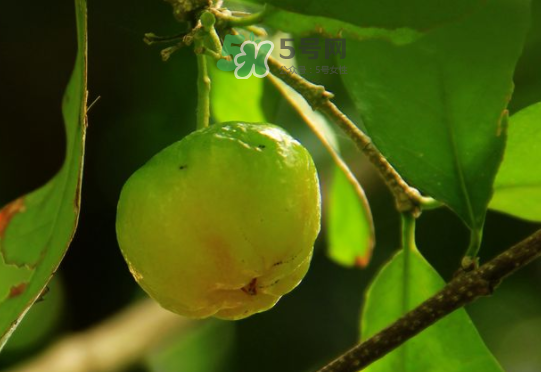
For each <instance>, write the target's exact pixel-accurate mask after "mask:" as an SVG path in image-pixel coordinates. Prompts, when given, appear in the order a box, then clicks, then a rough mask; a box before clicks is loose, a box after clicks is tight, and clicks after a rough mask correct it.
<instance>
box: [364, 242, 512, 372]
mask: <svg viewBox="0 0 541 372" xmlns="http://www.w3.org/2000/svg"><path fill="white" fill-rule="evenodd" d="M444 285H445V282H444V281H443V279H442V278H441V277H440V276H439V275H438V273H437V272H436V271H435V270H434V269H433V268H432V267H431V266H430V264H429V263H428V262H426V260H425V259H424V258H423V257H422V256H421V254H420V253H419V252H418V251H417V250H403V251H400V252H399V253H398V254H397V255H396V256H394V257H393V259H392V260H391V261H390V262H389V263H387V264H386V265H385V266H384V267H383V269H382V270H381V272H380V273H379V274H378V275H377V276H376V278H375V280H374V282H373V283H372V284H371V285H370V287H369V289H368V291H367V293H366V300H365V304H364V309H363V314H362V323H361V338H362V339H363V340H366V339H367V338H369V337H371V336H373V335H374V334H376V333H377V332H379V331H381V330H382V329H384V328H385V327H387V326H389V325H390V324H391V323H392V322H394V321H395V320H397V319H398V318H400V316H402V315H403V314H404V313H406V312H407V311H409V310H411V309H413V308H414V307H416V306H417V305H419V304H420V303H422V302H423V301H424V300H426V299H428V298H429V297H430V296H432V295H434V294H435V293H436V292H437V291H438V290H440V289H441V288H442V287H443V286H444ZM364 371H366V372H390V371H392V372H420V371H434V372H436V371H437V372H472V371H483V372H503V370H502V368H501V367H500V366H499V364H498V362H497V361H496V360H495V358H494V357H493V356H492V354H491V353H490V351H489V350H488V349H487V347H486V346H485V344H484V343H483V340H482V339H481V337H480V336H479V333H478V332H477V330H476V329H475V326H474V325H473V323H472V321H471V320H470V318H469V317H468V315H467V313H466V311H465V310H464V309H460V310H457V311H455V312H454V313H452V314H450V315H448V316H446V317H445V318H443V319H442V320H440V321H439V322H437V323H436V324H434V325H432V326H431V327H429V328H427V329H426V330H424V331H423V332H422V333H420V334H419V335H417V336H416V337H414V338H413V339H411V340H408V341H407V342H406V343H405V344H404V345H402V346H401V347H399V348H398V349H396V350H394V351H392V352H391V353H390V354H388V355H387V356H385V357H383V358H382V359H381V360H379V361H377V362H375V363H374V364H372V365H371V366H369V367H367V368H366V369H365V370H364Z"/></svg>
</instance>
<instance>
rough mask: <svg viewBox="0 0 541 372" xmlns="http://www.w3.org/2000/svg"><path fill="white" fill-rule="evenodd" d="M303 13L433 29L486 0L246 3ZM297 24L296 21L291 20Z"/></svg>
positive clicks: (354, 22) (257, 0)
mask: <svg viewBox="0 0 541 372" xmlns="http://www.w3.org/2000/svg"><path fill="white" fill-rule="evenodd" d="M244 1H245V2H252V3H260V4H271V5H274V6H276V7H279V8H282V9H283V10H287V11H291V12H296V13H300V14H306V15H312V16H323V17H327V18H333V19H337V20H341V21H345V22H348V23H350V24H352V25H357V26H362V27H374V26H376V27H383V28H388V29H390V30H394V29H397V28H401V27H407V28H412V29H415V30H418V31H425V30H429V29H430V30H432V29H434V28H437V27H441V26H443V25H445V24H447V23H451V22H454V21H456V20H458V19H461V18H463V17H464V16H467V15H469V14H472V13H474V12H475V11H476V10H478V9H479V8H480V7H482V6H483V5H484V4H485V1H470V0H457V1H452V2H451V1H445V0H416V1H404V0H362V1H359V0H342V1H340V2H332V1H328V0H295V1H291V0H244ZM292 22H295V20H292Z"/></svg>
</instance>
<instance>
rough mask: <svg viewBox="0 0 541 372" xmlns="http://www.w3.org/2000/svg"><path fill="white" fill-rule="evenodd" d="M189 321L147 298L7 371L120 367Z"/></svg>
mask: <svg viewBox="0 0 541 372" xmlns="http://www.w3.org/2000/svg"><path fill="white" fill-rule="evenodd" d="M190 323H192V322H191V321H189V320H187V319H186V318H182V317H180V316H178V315H176V314H173V313H171V312H169V311H167V310H164V309H162V308H161V307H160V306H159V305H158V304H156V303H155V302H154V301H152V300H144V301H141V302H140V303H137V304H135V305H133V306H130V307H129V308H127V309H126V310H124V311H122V312H121V313H119V314H117V315H115V316H114V317H112V318H110V319H107V320H106V321H104V322H103V323H101V324H99V325H98V326H96V327H94V328H91V329H89V330H88V331H85V332H82V333H80V334H76V335H72V336H67V337H65V338H64V339H62V340H60V341H58V342H57V343H56V344H54V345H52V346H51V347H49V348H48V349H46V350H45V351H44V352H43V353H42V354H40V355H38V356H36V357H35V358H33V359H31V360H29V361H28V362H26V363H23V364H21V365H18V366H16V367H14V368H13V369H9V370H6V371H4V372H44V371H51V372H52V371H54V372H109V371H116V370H120V369H122V368H124V367H126V366H128V365H130V364H133V363H135V362H137V361H139V360H140V359H141V357H142V356H143V355H144V353H145V351H146V350H149V349H150V348H152V347H155V346H156V343H157V342H159V341H161V340H163V339H165V338H167V337H168V336H172V335H173V334H175V333H176V332H178V331H179V330H181V329H182V328H184V327H187V326H188V325H189V324H190Z"/></svg>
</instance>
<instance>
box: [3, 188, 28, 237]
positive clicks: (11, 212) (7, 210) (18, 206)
mask: <svg viewBox="0 0 541 372" xmlns="http://www.w3.org/2000/svg"><path fill="white" fill-rule="evenodd" d="M23 211H24V199H23V198H19V199H17V200H15V201H13V202H11V203H9V204H8V205H6V206H5V207H4V208H2V210H0V239H1V238H3V237H4V234H5V233H6V229H7V227H8V225H9V222H10V221H11V219H12V218H13V217H14V216H15V215H16V214H17V213H20V212H23Z"/></svg>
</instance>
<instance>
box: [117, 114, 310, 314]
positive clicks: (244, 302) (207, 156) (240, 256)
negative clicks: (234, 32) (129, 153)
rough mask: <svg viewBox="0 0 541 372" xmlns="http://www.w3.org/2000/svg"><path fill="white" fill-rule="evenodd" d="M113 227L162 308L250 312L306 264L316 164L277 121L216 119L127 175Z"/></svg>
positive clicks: (297, 277)
mask: <svg viewBox="0 0 541 372" xmlns="http://www.w3.org/2000/svg"><path fill="white" fill-rule="evenodd" d="M116 226H117V236H118V241H119V244H120V248H121V250H122V253H123V255H124V258H125V259H126V261H127V263H128V266H129V268H130V271H131V272H132V274H133V276H134V277H135V279H136V280H137V281H138V282H139V284H140V285H141V287H143V289H144V290H145V291H146V292H147V293H148V294H149V295H150V296H151V297H153V298H154V299H155V300H156V301H158V302H159V303H160V304H161V305H162V306H163V307H165V308H166V309H169V310H171V311H173V312H175V313H178V314H181V315H185V316H189V317H194V318H204V317H208V316H216V317H218V318H223V319H240V318H245V317H247V316H250V315H252V314H254V313H257V312H261V311H264V310H267V309H269V308H271V307H272V306H274V304H276V302H277V301H278V300H279V299H280V297H281V296H282V295H284V294H286V293H288V292H289V291H291V290H292V289H293V288H295V287H296V286H297V285H298V284H299V282H300V281H301V280H302V278H303V277H304V275H305V274H306V271H307V270H308V266H309V264H310V259H311V256H312V251H313V245H314V241H315V239H316V237H317V235H318V232H319V229H320V193H319V184H318V178H317V173H316V169H315V167H314V163H313V161H312V158H311V157H310V154H309V153H308V151H307V150H306V149H305V148H304V147H303V146H302V145H301V144H299V143H298V142H297V141H296V140H294V139H293V138H292V137H291V136H289V134H287V133H286V132H284V131H283V130H282V129H281V128H279V127H277V126H274V125H270V124H250V123H236V122H229V123H222V124H215V125H212V126H210V127H209V128H205V129H202V130H198V131H196V132H193V133H192V134H190V135H188V136H187V137H185V138H184V139H183V140H181V141H179V142H176V143H174V144H173V145H171V146H169V147H167V148H166V149H164V150H163V151H161V152H160V153H158V154H157V155H155V156H154V157H153V158H152V159H151V160H150V161H149V162H148V163H147V164H145V165H144V166H143V167H142V168H141V169H139V170H138V171H137V172H135V173H134V174H133V175H132V176H131V177H130V179H129V180H128V181H127V182H126V184H125V185H124V188H123V189H122V193H121V196H120V201H119V204H118V214H117V224H116Z"/></svg>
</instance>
